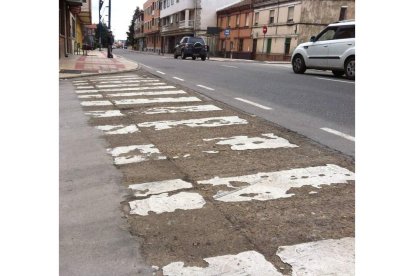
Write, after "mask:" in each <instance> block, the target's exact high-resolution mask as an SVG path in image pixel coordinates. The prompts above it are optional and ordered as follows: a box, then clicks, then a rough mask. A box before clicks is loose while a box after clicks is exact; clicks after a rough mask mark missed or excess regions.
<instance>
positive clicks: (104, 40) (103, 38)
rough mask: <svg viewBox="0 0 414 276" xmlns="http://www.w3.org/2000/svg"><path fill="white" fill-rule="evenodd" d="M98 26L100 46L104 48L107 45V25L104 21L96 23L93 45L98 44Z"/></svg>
mask: <svg viewBox="0 0 414 276" xmlns="http://www.w3.org/2000/svg"><path fill="white" fill-rule="evenodd" d="M99 28H101V42H102V47H103V48H106V47H108V34H109V31H108V26H106V24H105V23H100V24H99V25H98V29H97V30H96V32H95V45H98V46H99Z"/></svg>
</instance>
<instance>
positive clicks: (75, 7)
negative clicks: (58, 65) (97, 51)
mask: <svg viewBox="0 0 414 276" xmlns="http://www.w3.org/2000/svg"><path fill="white" fill-rule="evenodd" d="M91 22H92V12H91V0H59V58H61V57H67V56H68V55H69V54H75V51H77V50H78V48H79V47H82V46H83V45H84V44H85V43H87V41H88V40H87V38H88V37H87V31H86V26H87V25H89V24H91Z"/></svg>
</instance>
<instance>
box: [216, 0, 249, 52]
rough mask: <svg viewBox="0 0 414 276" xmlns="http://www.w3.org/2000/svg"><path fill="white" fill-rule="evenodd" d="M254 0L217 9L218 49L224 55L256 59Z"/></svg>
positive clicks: (245, 0)
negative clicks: (253, 26)
mask: <svg viewBox="0 0 414 276" xmlns="http://www.w3.org/2000/svg"><path fill="white" fill-rule="evenodd" d="M252 23H253V1H252V0H244V1H241V2H239V3H236V4H233V5H231V6H229V7H227V8H223V9H219V10H218V11H217V27H219V29H220V36H219V41H218V43H217V47H216V50H217V52H218V54H219V55H220V56H222V57H231V58H236V59H237V58H242V59H254V56H253V52H254V51H253V39H252V37H251V34H252Z"/></svg>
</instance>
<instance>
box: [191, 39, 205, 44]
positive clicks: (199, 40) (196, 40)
mask: <svg viewBox="0 0 414 276" xmlns="http://www.w3.org/2000/svg"><path fill="white" fill-rule="evenodd" d="M196 42H199V43H201V44H203V45H204V40H203V39H202V38H200V37H190V41H189V43H196Z"/></svg>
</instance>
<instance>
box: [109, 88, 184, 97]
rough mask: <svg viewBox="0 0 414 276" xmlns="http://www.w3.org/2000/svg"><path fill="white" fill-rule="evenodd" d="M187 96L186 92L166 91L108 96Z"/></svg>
mask: <svg viewBox="0 0 414 276" xmlns="http://www.w3.org/2000/svg"><path fill="white" fill-rule="evenodd" d="M175 94H187V92H185V91H184V90H166V91H147V92H131V93H116V94H108V95H107V96H109V97H132V96H152V95H175Z"/></svg>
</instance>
